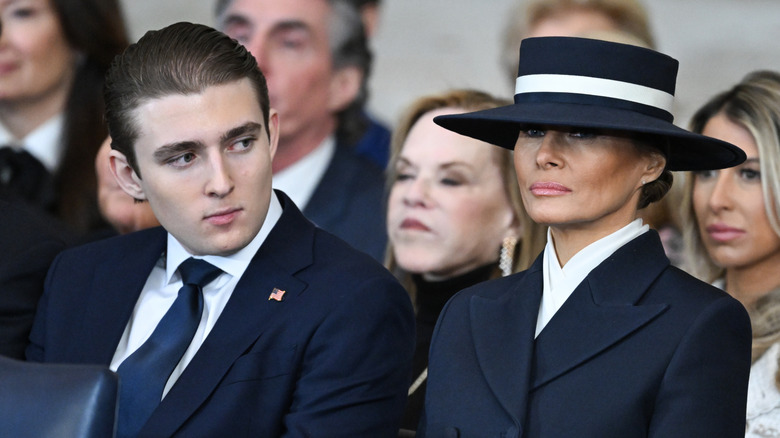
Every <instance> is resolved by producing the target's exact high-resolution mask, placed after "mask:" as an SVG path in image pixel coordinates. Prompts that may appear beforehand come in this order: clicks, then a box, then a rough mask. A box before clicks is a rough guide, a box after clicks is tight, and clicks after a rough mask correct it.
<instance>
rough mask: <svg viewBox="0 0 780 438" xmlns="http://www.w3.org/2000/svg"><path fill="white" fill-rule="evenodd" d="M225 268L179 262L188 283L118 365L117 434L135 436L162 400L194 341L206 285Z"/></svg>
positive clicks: (194, 262)
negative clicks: (165, 390)
mask: <svg viewBox="0 0 780 438" xmlns="http://www.w3.org/2000/svg"><path fill="white" fill-rule="evenodd" d="M221 272H222V271H221V270H220V269H219V268H217V267H216V266H214V265H212V264H210V263H208V262H205V261H203V260H199V259H194V258H189V259H187V260H185V261H184V262H183V263H182V264H181V265H179V273H180V274H181V278H182V282H183V283H184V284H183V285H182V287H181V289H179V295H178V296H177V297H176V300H175V301H174V302H173V304H172V305H171V307H170V309H168V311H167V312H166V313H165V315H164V316H163V318H162V319H161V320H160V322H159V323H158V324H157V327H156V328H155V329H154V332H152V335H151V336H149V339H147V340H146V342H144V343H143V345H141V346H140V347H138V349H137V350H136V351H135V352H133V354H131V355H130V356H129V357H128V358H127V359H125V360H124V361H123V362H122V364H121V365H120V366H119V368H118V369H117V373H119V376H120V378H121V381H120V382H121V386H120V393H119V421H118V426H117V437H120V438H124V437H135V436H137V435H138V432H140V430H141V427H142V426H143V425H144V424H145V423H146V420H148V419H149V416H150V415H151V414H152V411H154V409H155V408H156V407H157V405H158V404H160V400H161V399H162V393H163V389H164V388H165V384H166V383H167V382H168V378H170V376H171V373H172V372H173V370H174V368H176V365H178V364H179V361H181V357H182V356H183V355H184V352H185V351H187V348H188V347H189V345H190V342H192V337H193V336H194V335H195V331H196V330H197V329H198V325H199V324H200V317H201V313H202V312H203V291H202V288H203V286H205V285H207V284H208V283H210V282H211V281H213V280H214V279H215V278H217V276H218V275H219V274H220V273H221Z"/></svg>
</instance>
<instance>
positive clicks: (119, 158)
mask: <svg viewBox="0 0 780 438" xmlns="http://www.w3.org/2000/svg"><path fill="white" fill-rule="evenodd" d="M106 119H107V122H108V126H109V131H110V133H111V138H112V148H113V150H112V151H111V152H110V161H111V170H112V172H113V173H114V176H115V177H116V178H117V181H118V182H119V185H120V186H121V187H122V189H123V190H125V192H126V193H128V194H129V195H131V196H132V197H133V198H135V199H138V200H141V201H145V202H149V205H150V206H151V208H152V210H153V211H154V213H155V216H156V217H157V218H158V220H159V221H160V223H161V224H162V227H157V228H150V229H147V230H142V231H139V232H135V233H129V234H126V235H122V236H118V237H116V238H111V239H104V240H101V241H98V242H93V243H90V244H87V245H84V246H81V247H77V248H74V249H72V250H69V251H65V252H63V253H62V254H61V255H60V256H59V257H58V258H57V259H56V260H55V261H54V263H53V264H52V267H51V269H50V271H49V277H48V282H47V285H46V289H45V291H44V296H43V298H42V299H41V303H40V306H39V310H38V313H37V315H36V319H35V324H34V327H33V330H32V334H31V336H30V338H31V345H30V347H29V348H28V349H27V358H28V359H30V360H34V361H44V362H71V363H97V364H105V365H110V367H111V369H114V370H116V371H117V372H118V373H119V376H120V378H121V388H122V389H121V393H120V400H119V406H120V408H119V425H118V436H119V437H134V436H172V435H176V436H185V437H217V436H230V437H257V436H262V437H282V436H291V437H292V436H296V437H297V436H306V435H312V434H314V435H317V436H322V437H342V436H356V437H379V436H394V435H395V433H396V431H397V429H398V424H399V420H400V417H401V413H402V411H403V407H404V402H405V400H406V391H407V388H408V381H409V375H410V364H411V357H412V353H413V348H414V321H413V312H412V306H411V302H410V300H409V298H408V296H407V295H406V293H405V291H404V290H403V288H402V287H401V286H400V285H399V284H398V282H397V281H396V280H395V279H394V278H393V276H392V275H391V274H390V273H389V272H388V271H387V270H386V269H384V268H383V267H382V266H381V265H380V264H379V263H377V262H376V261H374V260H373V259H371V257H369V256H368V255H366V254H364V253H361V252H359V251H357V250H355V249H353V248H352V247H350V246H349V245H347V244H346V243H344V242H343V241H341V240H340V239H338V238H336V237H335V236H333V235H331V234H329V233H328V232H326V231H323V230H321V229H319V228H317V227H315V226H314V225H313V224H312V223H311V222H309V221H308V220H307V219H305V218H304V216H303V215H302V214H301V212H300V211H299V210H298V209H297V207H296V206H295V204H294V203H293V202H292V201H291V200H290V198H288V197H287V196H286V195H285V194H284V193H282V192H280V191H273V190H272V188H271V162H272V159H273V157H274V154H275V152H276V150H277V146H278V141H279V126H280V123H281V122H280V120H279V119H280V117H279V114H278V113H277V112H276V110H275V109H272V108H269V103H268V94H267V89H266V85H265V78H264V77H263V74H262V73H261V72H260V70H259V69H258V68H257V63H256V61H255V58H254V57H252V56H251V55H250V54H249V52H247V51H246V49H245V48H244V47H243V46H241V45H240V44H237V43H236V42H235V41H234V40H232V39H231V38H229V37H227V36H226V35H224V34H222V33H220V32H218V31H216V30H214V29H211V28H210V27H207V26H203V25H197V24H191V23H177V24H174V25H171V26H168V27H166V28H164V29H162V30H159V31H151V32H148V33H147V34H146V35H145V36H144V37H142V38H141V39H140V40H139V41H138V43H136V44H134V45H131V46H130V47H129V48H128V49H127V50H126V51H125V52H124V53H123V55H121V56H120V57H118V58H117V59H116V60H115V63H114V64H113V66H112V68H111V69H110V70H109V72H108V76H107V79H106Z"/></svg>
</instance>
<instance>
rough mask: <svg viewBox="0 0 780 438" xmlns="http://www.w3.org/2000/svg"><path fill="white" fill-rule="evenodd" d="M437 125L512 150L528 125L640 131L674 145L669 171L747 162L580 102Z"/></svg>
mask: <svg viewBox="0 0 780 438" xmlns="http://www.w3.org/2000/svg"><path fill="white" fill-rule="evenodd" d="M434 122H436V123H437V124H438V125H440V126H442V127H443V128H446V129H448V130H450V131H453V132H457V133H459V134H462V135H466V136H468V137H472V138H475V139H477V140H482V141H485V142H487V143H491V144H494V145H497V146H501V147H503V148H506V149H514V148H515V143H517V137H518V135H519V134H520V129H521V127H523V126H524V125H543V126H552V127H576V128H592V129H605V130H614V131H622V132H626V133H628V134H630V133H640V134H647V135H651V136H658V137H662V138H665V139H666V140H667V141H668V145H669V148H668V155H667V157H666V168H667V169H669V170H674V171H680V170H708V169H723V168H726V167H732V166H736V165H738V164H740V163H742V162H743V161H745V158H746V157H745V152H744V151H742V149H740V148H738V147H737V146H734V145H733V144H731V143H727V142H724V141H721V140H717V139H714V138H711V137H706V136H704V135H700V134H695V133H693V132H690V131H686V130H685V129H682V128H679V127H677V126H675V125H674V124H673V123H668V122H666V121H663V120H660V119H658V118H655V117H651V116H647V115H644V114H641V113H638V112H634V111H627V110H623V109H617V108H610V107H604V106H597V105H582V104H575V103H558V102H555V103H552V102H538V103H523V104H513V105H507V106H503V107H498V108H491V109H487V110H481V111H475V112H470V113H464V114H452V115H443V116H438V117H436V118H434Z"/></svg>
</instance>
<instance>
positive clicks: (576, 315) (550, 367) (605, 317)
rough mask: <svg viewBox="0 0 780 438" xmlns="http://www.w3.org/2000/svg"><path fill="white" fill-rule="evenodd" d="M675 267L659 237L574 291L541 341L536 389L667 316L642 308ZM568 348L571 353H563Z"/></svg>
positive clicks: (618, 255)
mask: <svg viewBox="0 0 780 438" xmlns="http://www.w3.org/2000/svg"><path fill="white" fill-rule="evenodd" d="M667 266H669V259H667V258H666V256H665V255H664V252H663V246H662V245H661V241H660V239H659V238H658V234H657V233H656V232H655V231H648V232H647V233H645V234H643V235H641V236H639V237H637V238H636V239H634V240H633V241H631V242H629V243H627V244H626V245H624V246H623V247H621V248H620V249H618V250H617V251H615V253H614V254H612V255H611V256H610V257H609V258H607V259H606V260H605V261H604V262H603V263H601V264H600V265H599V266H597V267H596V268H595V269H594V270H593V271H592V272H591V273H590V274H589V275H588V276H587V277H586V278H585V280H584V281H583V282H582V283H581V284H580V285H579V286H578V287H577V288H576V289H575V290H574V292H573V293H572V294H571V296H570V297H569V299H568V300H567V301H566V302H565V303H564V304H563V306H562V307H561V308H560V309H559V310H558V313H556V314H555V316H553V318H552V319H551V320H550V322H549V323H548V325H547V326H546V327H545V328H544V330H542V332H541V333H540V334H539V336H538V337H537V339H536V343H535V348H534V373H533V377H532V389H536V388H538V387H539V386H541V385H544V384H545V383H547V382H549V381H551V380H553V379H555V378H556V377H558V376H560V375H562V374H564V373H566V372H567V371H569V370H571V369H573V368H575V367H576V366H578V365H579V364H581V363H583V362H585V361H586V360H588V359H590V358H591V357H593V356H595V355H597V354H599V353H601V352H602V351H604V350H605V349H607V348H608V347H609V346H611V345H613V344H615V343H616V342H618V341H620V340H621V339H623V338H625V337H626V336H629V335H630V334H631V333H632V332H634V331H635V330H637V329H639V328H640V327H642V326H643V325H645V324H647V323H648V322H650V321H651V320H653V319H654V318H655V317H657V316H658V315H660V314H661V313H663V311H664V310H666V308H667V307H668V306H667V305H665V304H654V305H638V304H637V303H638V302H639V300H640V299H641V298H642V296H643V295H644V294H645V292H646V291H647V289H649V288H650V286H651V284H652V283H653V281H654V280H655V279H656V278H657V277H658V276H659V275H660V274H661V272H662V271H663V270H664V269H666V267H667ZM562 346H565V348H562Z"/></svg>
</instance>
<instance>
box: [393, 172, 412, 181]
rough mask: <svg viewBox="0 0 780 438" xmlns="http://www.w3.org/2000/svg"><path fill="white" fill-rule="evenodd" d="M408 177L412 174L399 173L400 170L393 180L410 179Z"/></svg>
mask: <svg viewBox="0 0 780 438" xmlns="http://www.w3.org/2000/svg"><path fill="white" fill-rule="evenodd" d="M410 179H412V175H411V174H410V173H401V172H399V173H398V174H397V175H396V176H395V180H396V181H407V180H410Z"/></svg>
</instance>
